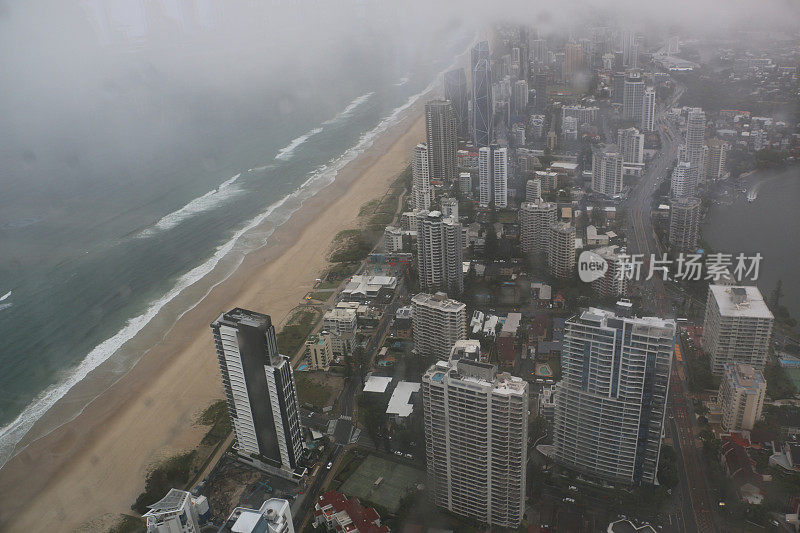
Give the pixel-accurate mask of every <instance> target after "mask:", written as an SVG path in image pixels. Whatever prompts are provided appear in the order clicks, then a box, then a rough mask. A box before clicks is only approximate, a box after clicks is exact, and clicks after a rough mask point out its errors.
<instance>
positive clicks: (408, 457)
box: [403, 453, 414, 459]
mask: <svg viewBox="0 0 800 533" xmlns="http://www.w3.org/2000/svg"><path fill="white" fill-rule="evenodd" d="M403 457H405V458H406V459H413V458H414V456H413V455H411V454H410V453H407V454H405V455H403Z"/></svg>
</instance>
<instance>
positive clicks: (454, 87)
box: [444, 68, 470, 139]
mask: <svg viewBox="0 0 800 533" xmlns="http://www.w3.org/2000/svg"><path fill="white" fill-rule="evenodd" d="M444 98H445V100H449V101H450V104H451V105H452V106H453V113H455V116H456V122H457V123H458V136H459V137H460V138H462V139H468V138H469V137H470V135H469V90H468V89H467V76H466V75H465V74H464V69H463V68H457V69H454V70H451V71H449V72H447V73H445V75H444Z"/></svg>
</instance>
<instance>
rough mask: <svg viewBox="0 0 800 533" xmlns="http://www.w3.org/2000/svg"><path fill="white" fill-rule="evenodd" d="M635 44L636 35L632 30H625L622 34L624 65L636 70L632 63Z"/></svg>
mask: <svg viewBox="0 0 800 533" xmlns="http://www.w3.org/2000/svg"><path fill="white" fill-rule="evenodd" d="M635 44H636V35H635V34H634V33H633V32H632V31H630V30H624V31H623V32H622V64H623V65H624V66H626V67H628V68H634V67H633V66H632V65H631V63H632V62H633V55H634V54H633V52H634V46H635Z"/></svg>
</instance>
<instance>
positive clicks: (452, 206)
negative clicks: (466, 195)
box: [441, 196, 458, 222]
mask: <svg viewBox="0 0 800 533" xmlns="http://www.w3.org/2000/svg"><path fill="white" fill-rule="evenodd" d="M441 201H442V216H443V217H444V218H448V217H452V219H453V220H455V221H456V222H458V199H457V198H451V197H449V196H442V200H441Z"/></svg>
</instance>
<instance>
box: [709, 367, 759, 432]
mask: <svg viewBox="0 0 800 533" xmlns="http://www.w3.org/2000/svg"><path fill="white" fill-rule="evenodd" d="M766 394H767V382H766V380H765V379H764V374H762V373H761V371H760V370H756V369H755V368H753V367H752V366H750V365H744V364H741V363H739V364H733V365H725V367H724V373H723V376H722V383H721V384H720V386H719V393H718V395H717V405H718V406H719V407H720V409H721V410H722V428H723V429H724V430H725V431H742V430H744V431H750V430H752V429H753V426H755V424H756V422H758V420H759V419H760V418H761V411H762V410H763V409H764V397H765V396H766Z"/></svg>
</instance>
